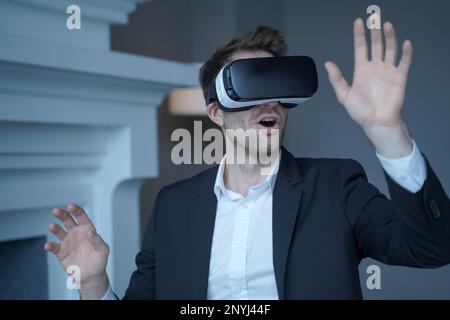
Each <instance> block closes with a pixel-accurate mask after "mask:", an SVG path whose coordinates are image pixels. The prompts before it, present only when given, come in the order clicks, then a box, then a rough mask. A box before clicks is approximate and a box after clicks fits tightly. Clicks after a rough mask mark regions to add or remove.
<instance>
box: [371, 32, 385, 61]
mask: <svg viewBox="0 0 450 320" xmlns="http://www.w3.org/2000/svg"><path fill="white" fill-rule="evenodd" d="M370 35H371V36H370V37H371V39H372V41H371V48H372V61H382V59H383V36H382V33H381V30H380V29H372V31H370Z"/></svg>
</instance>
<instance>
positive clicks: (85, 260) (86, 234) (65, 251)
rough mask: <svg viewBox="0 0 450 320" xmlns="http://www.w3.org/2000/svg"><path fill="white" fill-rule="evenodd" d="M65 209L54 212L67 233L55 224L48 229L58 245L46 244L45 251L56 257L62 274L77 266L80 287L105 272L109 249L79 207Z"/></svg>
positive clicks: (71, 206) (54, 243)
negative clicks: (54, 236)
mask: <svg viewBox="0 0 450 320" xmlns="http://www.w3.org/2000/svg"><path fill="white" fill-rule="evenodd" d="M67 209H68V210H67V211H65V210H62V209H55V210H54V211H53V214H54V215H55V216H56V217H57V218H58V219H59V220H60V221H61V222H62V223H63V224H64V226H65V228H66V229H67V231H66V230H64V229H63V228H62V227H61V226H60V225H58V224H53V223H52V224H50V225H49V230H50V231H51V232H52V233H53V234H54V235H56V237H57V238H58V239H59V240H60V241H61V242H60V243H56V242H48V243H46V244H45V247H44V249H45V250H47V251H50V252H52V253H53V254H55V255H56V257H57V258H58V260H59V262H60V263H61V265H62V266H63V268H64V270H66V271H67V270H68V268H69V266H71V265H75V266H78V267H79V268H80V272H81V274H80V276H81V279H80V282H81V285H83V284H85V283H88V282H89V281H90V280H91V279H94V278H96V277H98V276H100V275H102V274H104V273H105V272H106V263H107V259H108V254H109V247H108V245H107V244H106V243H105V242H104V241H103V239H102V238H101V237H100V235H99V234H97V232H96V230H95V227H94V225H93V224H92V222H91V221H90V219H89V217H88V216H87V214H86V213H85V211H84V210H83V209H82V208H81V207H79V206H76V205H70V206H69V207H68V208H67ZM69 212H70V213H69Z"/></svg>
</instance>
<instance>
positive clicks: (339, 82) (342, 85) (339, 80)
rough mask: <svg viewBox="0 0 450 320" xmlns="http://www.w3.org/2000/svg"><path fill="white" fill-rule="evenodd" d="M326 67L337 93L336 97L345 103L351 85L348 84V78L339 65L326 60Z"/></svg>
mask: <svg viewBox="0 0 450 320" xmlns="http://www.w3.org/2000/svg"><path fill="white" fill-rule="evenodd" d="M325 68H326V69H327V72H328V78H329V80H330V83H331V86H332V87H333V89H334V92H335V93H336V97H337V99H338V101H339V102H340V103H341V104H345V101H346V100H347V96H348V93H349V91H350V87H349V86H348V83H347V80H345V78H344V76H343V75H342V72H341V70H340V69H339V67H338V66H337V65H336V64H334V63H333V62H330V61H328V62H326V63H325Z"/></svg>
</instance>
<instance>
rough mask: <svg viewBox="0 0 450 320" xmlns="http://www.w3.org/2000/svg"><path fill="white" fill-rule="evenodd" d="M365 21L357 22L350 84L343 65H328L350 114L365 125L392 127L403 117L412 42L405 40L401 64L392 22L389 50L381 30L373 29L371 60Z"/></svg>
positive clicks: (386, 26) (388, 25)
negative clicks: (402, 109)
mask: <svg viewBox="0 0 450 320" xmlns="http://www.w3.org/2000/svg"><path fill="white" fill-rule="evenodd" d="M364 28H365V27H364V23H363V21H362V20H361V19H357V20H356V21H355V23H354V27H353V33H354V46H355V69H354V74H353V82H352V86H349V85H348V83H347V81H346V80H345V78H344V76H343V75H342V72H341V70H340V69H339V67H338V66H337V65H336V64H334V63H333V62H327V63H326V64H325V67H326V69H327V71H328V76H329V79H330V82H331V85H332V87H333V89H334V91H335V93H336V96H337V99H338V101H339V102H340V103H341V104H342V105H343V106H344V107H345V109H346V110H347V112H348V113H349V115H350V117H351V118H352V119H353V120H354V121H356V122H357V123H358V124H359V125H360V126H362V127H363V128H368V127H374V126H375V127H376V126H378V127H382V126H392V125H395V124H396V123H398V122H399V121H401V120H400V118H401V116H400V112H401V108H402V106H403V102H404V98H405V88H406V82H407V77H408V71H409V67H410V65H411V60H412V51H413V50H412V44H411V42H410V41H405V42H404V44H403V54H402V58H401V60H400V63H399V64H398V65H396V60H397V39H396V35H395V30H394V27H393V25H392V24H391V23H389V22H387V23H385V24H384V35H385V39H386V50H384V45H383V39H382V38H383V37H382V32H381V30H376V29H375V30H372V31H371V60H369V57H368V47H367V42H366V37H365V30H364Z"/></svg>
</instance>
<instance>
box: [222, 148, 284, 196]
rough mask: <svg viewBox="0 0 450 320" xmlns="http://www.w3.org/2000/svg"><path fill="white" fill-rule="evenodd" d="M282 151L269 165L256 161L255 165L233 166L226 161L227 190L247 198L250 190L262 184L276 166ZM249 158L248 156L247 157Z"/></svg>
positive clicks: (275, 155)
mask: <svg viewBox="0 0 450 320" xmlns="http://www.w3.org/2000/svg"><path fill="white" fill-rule="evenodd" d="M279 152H280V150H277V151H276V153H275V154H272V155H271V156H270V157H269V158H270V159H271V161H269V163H268V164H265V163H261V162H260V161H255V162H256V163H255V164H253V162H251V164H232V163H227V161H225V169H224V176H223V182H224V185H225V187H226V188H227V189H229V190H231V191H233V192H236V193H238V194H240V195H242V196H244V197H245V196H247V194H248V190H249V189H250V188H251V187H252V186H256V185H258V184H261V183H262V182H263V181H264V180H265V179H266V178H267V174H268V173H269V172H270V170H271V169H272V167H273V166H274V165H275V161H276V159H277V157H278V154H279ZM247 156H248V155H247Z"/></svg>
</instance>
